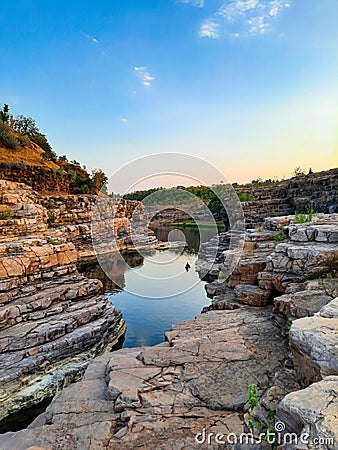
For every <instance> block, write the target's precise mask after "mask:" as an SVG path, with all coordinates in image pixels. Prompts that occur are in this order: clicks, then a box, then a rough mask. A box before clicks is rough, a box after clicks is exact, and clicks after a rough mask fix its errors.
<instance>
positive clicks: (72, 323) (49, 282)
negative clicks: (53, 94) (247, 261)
mask: <svg viewBox="0 0 338 450" xmlns="http://www.w3.org/2000/svg"><path fill="white" fill-rule="evenodd" d="M94 201H95V197H94V196H90V197H78V196H70V195H68V196H64V197H63V196H53V197H41V196H40V195H39V194H37V193H36V192H35V191H34V190H33V189H32V188H31V187H29V186H27V185H25V184H21V183H15V182H11V181H5V180H0V231H1V235H0V380H1V387H2V389H1V392H0V419H1V418H4V417H6V416H8V415H9V414H11V413H13V412H16V411H18V410H20V409H23V408H26V407H29V406H32V405H34V404H38V403H39V402H41V401H42V400H44V399H45V398H49V397H52V396H53V395H55V393H56V392H58V391H59V390H60V389H61V388H62V387H63V386H65V385H67V384H69V383H70V382H71V381H74V380H75V379H79V377H80V376H81V375H82V373H83V371H84V370H85V368H86V366H87V365H88V363H89V361H90V360H91V359H92V358H93V357H94V356H96V355H97V354H99V353H102V351H103V350H104V349H105V348H106V347H107V345H108V344H109V345H113V344H114V343H116V342H117V340H118V339H119V338H120V337H121V336H122V334H123V333H124V331H125V324H124V321H123V319H122V316H121V313H120V312H119V311H117V310H116V309H115V307H114V305H113V304H112V303H110V302H109V301H108V299H107V297H106V296H105V295H104V294H103V293H102V283H101V282H100V281H99V280H96V279H87V278H86V277H84V276H82V275H80V274H79V273H78V271H77V260H78V255H79V251H81V249H82V250H83V249H84V248H85V252H87V253H88V252H89V253H90V254H92V253H93V250H92V248H91V239H90V234H91V228H90V227H91V223H90V222H91V214H92V207H93V204H94ZM137 203H138V202H127V201H123V202H122V203H120V204H119V205H117V206H116V211H115V213H116V214H115V217H114V219H112V220H113V222H112V226H114V227H115V228H114V231H115V232H116V233H118V232H119V231H120V229H121V232H120V234H119V239H118V241H117V245H118V246H119V245H121V246H122V247H123V248H129V247H128V246H129V241H128V239H129V234H128V233H129V231H130V228H131V225H130V221H132V220H133V219H132V217H131V215H132V213H133V211H134V210H135V208H136V206H137ZM43 205H46V206H43ZM51 214H53V217H54V220H52V221H51ZM141 218H142V219H143V217H142V214H141V213H140V214H139V215H137V214H136V217H135V221H136V223H137V224H138V221H141ZM51 225H54V226H51ZM56 225H58V226H56ZM152 241H153V239H150V242H152ZM74 243H75V244H74ZM0 447H1V446H0Z"/></svg>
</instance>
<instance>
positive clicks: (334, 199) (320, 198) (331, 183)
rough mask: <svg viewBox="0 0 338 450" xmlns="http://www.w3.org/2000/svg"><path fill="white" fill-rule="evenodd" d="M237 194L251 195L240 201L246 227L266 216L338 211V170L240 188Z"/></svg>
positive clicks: (261, 220) (256, 223)
mask: <svg viewBox="0 0 338 450" xmlns="http://www.w3.org/2000/svg"><path fill="white" fill-rule="evenodd" d="M236 191H237V193H238V194H243V193H246V194H250V196H251V197H252V200H250V201H247V202H242V207H243V211H244V215H245V218H246V222H247V226H248V227H250V226H254V225H262V224H263V222H264V219H265V218H266V217H274V216H285V215H288V214H294V213H295V212H306V207H310V208H312V209H313V210H314V211H315V212H321V213H334V212H338V169H331V170H327V171H323V172H317V173H312V174H307V175H301V176H297V177H293V178H290V179H289V180H285V181H283V182H281V183H280V184H276V185H273V186H269V187H253V186H249V187H241V188H238V189H236Z"/></svg>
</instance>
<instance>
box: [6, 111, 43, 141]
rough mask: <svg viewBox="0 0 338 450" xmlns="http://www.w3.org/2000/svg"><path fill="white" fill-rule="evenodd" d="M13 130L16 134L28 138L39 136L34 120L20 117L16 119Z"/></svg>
mask: <svg viewBox="0 0 338 450" xmlns="http://www.w3.org/2000/svg"><path fill="white" fill-rule="evenodd" d="M13 128H14V130H15V131H17V132H18V133H20V134H23V135H24V136H29V137H30V138H31V137H34V136H37V135H38V134H41V133H40V130H39V128H38V127H37V126H36V123H35V120H34V119H32V118H31V117H25V116H22V115H20V116H17V117H16V119H15V120H14V124H13Z"/></svg>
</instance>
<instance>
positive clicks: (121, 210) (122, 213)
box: [38, 195, 156, 257]
mask: <svg viewBox="0 0 338 450" xmlns="http://www.w3.org/2000/svg"><path fill="white" fill-rule="evenodd" d="M38 201H39V203H40V204H41V205H42V206H44V207H45V208H46V210H47V214H48V221H49V224H50V226H51V227H52V228H53V235H54V236H55V237H59V236H66V237H67V239H68V240H71V241H72V242H73V243H74V245H75V247H76V249H77V251H78V252H79V256H80V257H92V256H95V252H94V249H93V244H92V231H93V228H92V224H93V223H94V226H95V223H97V221H99V222H100V223H99V227H101V225H103V224H102V223H101V222H103V223H107V222H109V223H108V225H109V231H108V233H109V232H110V231H112V232H113V234H114V236H113V239H109V241H110V243H109V244H107V245H106V247H107V248H103V252H106V253H107V252H111V251H114V250H117V249H119V250H120V251H121V250H133V249H134V243H133V241H132V239H131V233H132V232H134V234H135V230H136V234H135V236H134V239H137V238H138V239H139V240H140V239H142V242H143V244H144V245H146V246H148V245H151V244H153V243H155V242H156V238H155V237H154V235H153V233H152V232H151V230H149V229H148V227H147V216H146V214H145V210H144V207H143V205H142V204H141V203H139V202H138V201H134V200H124V199H118V198H107V199H102V203H104V207H105V211H104V213H99V212H98V206H97V204H95V202H96V201H97V196H95V195H54V196H44V197H41V196H39V200H38ZM99 227H96V228H95V230H94V232H95V233H97V232H98V230H99ZM101 237H102V241H103V242H104V240H105V238H106V237H107V236H106V235H105V232H104V230H103V234H102V236H98V238H101ZM109 237H110V234H109ZM112 241H114V245H113V246H111V242H112ZM104 245H105V244H104Z"/></svg>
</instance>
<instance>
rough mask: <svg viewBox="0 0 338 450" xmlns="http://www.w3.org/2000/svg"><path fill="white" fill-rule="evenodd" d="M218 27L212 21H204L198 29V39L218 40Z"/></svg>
mask: <svg viewBox="0 0 338 450" xmlns="http://www.w3.org/2000/svg"><path fill="white" fill-rule="evenodd" d="M218 29H219V25H218V24H217V23H216V22H215V21H213V20H206V21H205V22H204V23H203V24H202V25H201V28H200V33H199V34H200V37H208V38H211V39H218V38H219V37H220V34H219V31H218Z"/></svg>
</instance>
